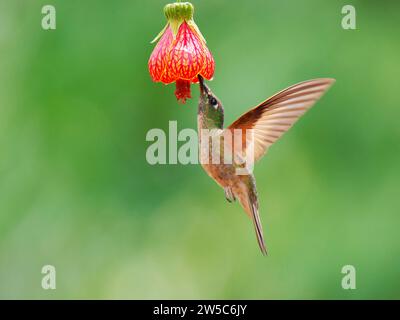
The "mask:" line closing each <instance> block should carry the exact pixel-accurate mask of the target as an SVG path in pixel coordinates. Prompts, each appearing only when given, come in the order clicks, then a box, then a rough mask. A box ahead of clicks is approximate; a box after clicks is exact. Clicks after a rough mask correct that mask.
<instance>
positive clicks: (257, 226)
mask: <svg viewBox="0 0 400 320" xmlns="http://www.w3.org/2000/svg"><path fill="white" fill-rule="evenodd" d="M248 201H249V203H248V204H249V207H250V208H251V217H252V220H253V224H254V230H255V231H256V236H257V242H258V245H259V247H260V250H261V252H262V254H263V255H267V248H266V247H265V241H264V232H263V229H262V224H261V220H260V214H259V213H258V204H257V203H251V200H250V197H249V200H248Z"/></svg>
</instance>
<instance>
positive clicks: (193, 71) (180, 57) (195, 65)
mask: <svg viewBox="0 0 400 320" xmlns="http://www.w3.org/2000/svg"><path fill="white" fill-rule="evenodd" d="M205 60H206V57H205V51H204V45H203V42H202V41H201V40H200V38H199V36H198V35H197V33H196V32H194V31H193V30H192V29H191V28H190V27H189V26H188V24H187V23H186V22H183V23H182V24H181V26H180V27H179V31H178V34H177V36H176V39H175V41H174V42H173V43H172V46H171V50H170V51H169V52H168V56H167V69H168V71H169V72H170V76H171V77H177V78H180V79H184V80H191V79H193V78H194V77H196V76H197V75H198V74H199V73H200V72H201V71H202V70H203V69H204V63H205Z"/></svg>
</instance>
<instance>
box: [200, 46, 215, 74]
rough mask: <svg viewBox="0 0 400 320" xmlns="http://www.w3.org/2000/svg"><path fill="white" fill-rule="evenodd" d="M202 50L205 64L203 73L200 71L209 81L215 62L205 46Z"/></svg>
mask: <svg viewBox="0 0 400 320" xmlns="http://www.w3.org/2000/svg"><path fill="white" fill-rule="evenodd" d="M204 49H205V51H206V62H205V65H204V69H203V71H201V75H202V76H203V77H204V78H206V79H207V80H211V79H212V77H213V76H214V71H215V61H214V57H213V56H212V54H211V51H210V50H209V49H208V48H207V47H206V46H204Z"/></svg>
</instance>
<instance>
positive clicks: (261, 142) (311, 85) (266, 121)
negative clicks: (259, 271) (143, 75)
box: [198, 77, 335, 254]
mask: <svg viewBox="0 0 400 320" xmlns="http://www.w3.org/2000/svg"><path fill="white" fill-rule="evenodd" d="M199 80H200V102H199V111H198V130H199V145H200V162H201V165H202V166H203V168H204V170H205V171H206V172H207V174H208V175H209V176H210V177H211V178H213V179H214V180H215V181H216V182H217V183H218V184H219V185H220V186H221V187H222V188H224V190H225V196H226V198H227V200H228V201H230V202H232V201H234V200H235V199H238V200H239V203H240V204H241V206H242V207H243V209H244V210H245V211H246V213H247V214H248V215H249V217H250V218H251V219H252V221H253V225H254V229H255V232H256V236H257V241H258V244H259V246H260V249H261V252H262V253H263V254H267V250H266V247H265V241H264V236H263V230H262V224H261V220H260V215H259V211H258V208H259V205H258V196H257V189H256V181H255V178H254V175H253V174H252V170H251V169H252V164H253V163H255V162H257V161H258V160H260V159H261V158H262V156H263V155H264V154H265V153H266V152H267V151H268V149H269V147H270V146H271V145H272V144H273V143H274V142H275V141H277V140H278V139H279V138H280V137H281V136H282V135H283V134H284V133H285V132H286V131H287V130H289V129H290V128H291V127H292V126H293V124H294V123H295V122H296V121H297V120H298V119H299V118H300V117H301V116H302V115H303V114H304V113H305V112H306V111H307V110H308V109H309V108H311V107H312V106H313V105H314V103H315V102H316V101H317V100H318V99H319V98H320V97H321V96H322V95H323V94H324V93H325V92H326V91H327V89H328V88H329V87H330V86H331V85H332V84H333V83H334V81H335V80H334V79H328V78H323V79H315V80H309V81H305V82H301V83H298V84H296V85H293V86H291V87H289V88H287V89H285V90H282V91H280V92H279V93H277V94H275V95H273V96H272V97H270V98H268V99H267V100H265V101H264V102H262V103H260V104H259V105H258V106H256V107H255V108H253V109H251V110H249V111H248V112H246V113H245V114H243V115H242V116H241V117H239V119H237V120H236V121H235V122H233V123H232V124H231V125H230V126H228V128H226V129H223V121H224V109H223V106H222V104H221V102H220V101H219V100H218V98H217V97H216V96H215V95H214V94H213V93H212V92H211V90H210V89H209V88H208V87H207V85H206V84H205V83H204V80H203V79H202V78H201V77H199ZM205 130H211V134H210V137H209V138H207V137H206V138H207V139H205V138H204V136H203V135H202V132H204V131H205ZM237 134H239V139H236V138H235V137H236V135H237ZM210 139H211V141H214V140H213V139H216V140H218V139H219V140H220V141H221V143H220V145H219V146H217V148H213V147H211V148H210V146H209V144H208V142H209V141H210ZM239 142H241V143H239ZM226 154H231V155H232V161H231V162H229V161H227V160H226V159H227V158H226ZM249 155H251V156H252V157H251V161H250V163H249V162H246V161H247V160H248V159H250V158H249ZM228 158H229V157H228ZM214 159H220V160H222V161H220V162H219V163H218V162H216V161H213V160H214ZM228 160H229V159H228ZM249 166H250V169H249Z"/></svg>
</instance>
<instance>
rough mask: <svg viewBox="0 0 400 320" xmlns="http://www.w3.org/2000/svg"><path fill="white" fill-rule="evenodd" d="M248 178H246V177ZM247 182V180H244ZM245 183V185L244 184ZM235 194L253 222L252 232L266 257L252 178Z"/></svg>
mask: <svg viewBox="0 0 400 320" xmlns="http://www.w3.org/2000/svg"><path fill="white" fill-rule="evenodd" d="M246 178H248V176H247V177H246ZM246 180H247V179H246ZM246 182H247V183H246ZM246 182H245V183H244V184H243V185H242V187H241V188H240V189H241V190H240V192H238V193H237V196H238V198H239V202H240V204H241V205H242V207H243V209H244V210H245V211H246V213H247V214H248V215H249V216H250V218H251V219H252V221H253V225H254V230H255V232H256V236H257V242H258V245H259V247H260V250H261V252H262V254H263V255H267V248H266V246H265V241H264V233H263V228H262V224H261V219H260V214H259V212H258V197H257V191H256V186H255V180H254V178H251V179H250V181H248V180H247V181H246Z"/></svg>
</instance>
